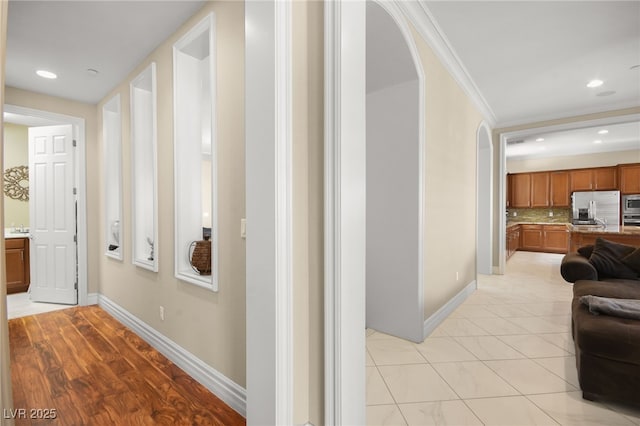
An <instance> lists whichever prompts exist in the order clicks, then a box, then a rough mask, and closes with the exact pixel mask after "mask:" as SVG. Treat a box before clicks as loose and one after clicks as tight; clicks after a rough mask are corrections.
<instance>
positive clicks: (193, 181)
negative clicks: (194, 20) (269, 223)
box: [173, 14, 219, 291]
mask: <svg viewBox="0 0 640 426" xmlns="http://www.w3.org/2000/svg"><path fill="white" fill-rule="evenodd" d="M173 67H174V69H173V90H174V92H173V96H174V161H175V162H174V179H175V182H174V185H175V276H176V278H178V279H180V280H182V281H185V282H188V283H191V284H195V285H197V286H200V287H204V288H207V289H209V290H212V291H218V261H217V259H218V250H219V248H218V241H219V230H218V226H217V225H218V209H217V204H218V203H217V170H218V167H217V155H216V143H217V137H216V84H215V82H216V58H215V17H214V15H213V14H209V15H207V16H206V17H205V18H204V19H203V20H202V21H200V22H199V23H198V24H197V25H195V26H194V27H193V28H192V29H191V30H190V31H189V32H188V33H187V34H185V35H184V36H183V37H182V38H181V39H180V40H179V41H178V42H176V43H175V44H174V46H173Z"/></svg>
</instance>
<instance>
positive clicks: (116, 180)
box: [102, 95, 123, 260]
mask: <svg viewBox="0 0 640 426" xmlns="http://www.w3.org/2000/svg"><path fill="white" fill-rule="evenodd" d="M102 143H103V144H104V157H103V158H104V165H103V172H104V175H103V180H104V194H105V200H104V217H105V221H104V228H105V229H104V236H105V238H104V241H105V255H106V256H108V257H112V258H114V259H118V260H122V252H123V250H122V245H123V235H122V234H123V231H122V115H121V109H120V95H116V96H114V97H113V98H111V100H109V102H107V103H106V104H104V106H103V107H102Z"/></svg>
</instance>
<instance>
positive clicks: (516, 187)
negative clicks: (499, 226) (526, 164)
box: [511, 173, 531, 208]
mask: <svg viewBox="0 0 640 426" xmlns="http://www.w3.org/2000/svg"><path fill="white" fill-rule="evenodd" d="M511 204H512V205H511V207H517V208H522V207H531V174H530V173H517V174H514V175H511Z"/></svg>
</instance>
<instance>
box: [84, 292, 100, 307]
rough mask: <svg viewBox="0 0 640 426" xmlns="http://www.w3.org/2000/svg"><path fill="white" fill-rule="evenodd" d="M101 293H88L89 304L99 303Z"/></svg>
mask: <svg viewBox="0 0 640 426" xmlns="http://www.w3.org/2000/svg"><path fill="white" fill-rule="evenodd" d="M99 298H100V293H89V294H88V295H87V305H97V304H98V299H99Z"/></svg>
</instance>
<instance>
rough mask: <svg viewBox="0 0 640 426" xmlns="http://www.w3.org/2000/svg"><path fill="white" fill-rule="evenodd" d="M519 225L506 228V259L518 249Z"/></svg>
mask: <svg viewBox="0 0 640 426" xmlns="http://www.w3.org/2000/svg"><path fill="white" fill-rule="evenodd" d="M520 229H521V227H520V225H515V226H510V227H509V228H507V259H509V258H510V257H511V256H513V254H514V253H515V252H516V251H517V250H518V249H520Z"/></svg>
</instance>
